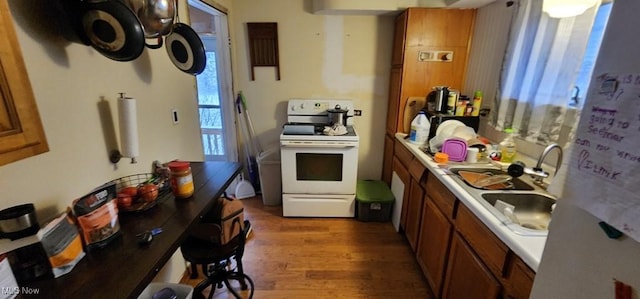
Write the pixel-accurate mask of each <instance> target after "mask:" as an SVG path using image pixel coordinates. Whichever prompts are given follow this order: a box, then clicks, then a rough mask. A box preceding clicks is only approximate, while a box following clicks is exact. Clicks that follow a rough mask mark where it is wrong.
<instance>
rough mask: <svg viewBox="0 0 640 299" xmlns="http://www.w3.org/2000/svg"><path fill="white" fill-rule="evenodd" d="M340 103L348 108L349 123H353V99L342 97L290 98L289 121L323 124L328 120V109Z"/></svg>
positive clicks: (343, 107)
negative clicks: (342, 98) (341, 98)
mask: <svg viewBox="0 0 640 299" xmlns="http://www.w3.org/2000/svg"><path fill="white" fill-rule="evenodd" d="M336 105H340V108H341V109H344V110H348V112H347V116H348V118H347V125H351V126H352V125H353V114H354V107H353V101H351V100H340V99H290V100H289V102H288V103H287V122H290V123H311V124H323V123H327V122H328V112H327V109H334V108H335V107H336Z"/></svg>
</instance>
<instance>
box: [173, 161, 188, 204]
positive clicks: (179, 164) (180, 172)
mask: <svg viewBox="0 0 640 299" xmlns="http://www.w3.org/2000/svg"><path fill="white" fill-rule="evenodd" d="M168 166H169V169H170V170H171V177H170V182H171V190H172V191H173V195H174V196H175V197H178V198H188V197H191V195H193V191H194V185H193V176H192V175H191V165H190V163H189V162H187V161H171V162H169V165H168Z"/></svg>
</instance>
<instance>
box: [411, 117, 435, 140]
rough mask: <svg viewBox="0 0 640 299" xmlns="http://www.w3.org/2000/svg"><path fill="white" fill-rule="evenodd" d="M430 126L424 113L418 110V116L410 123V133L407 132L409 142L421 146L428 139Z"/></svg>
mask: <svg viewBox="0 0 640 299" xmlns="http://www.w3.org/2000/svg"><path fill="white" fill-rule="evenodd" d="M430 128H431V124H430V123H429V119H427V115H425V114H424V111H422V110H420V112H418V115H416V117H414V118H413V120H412V121H411V131H410V132H409V142H411V143H413V144H417V145H423V144H424V143H425V142H426V141H427V138H428V137H429V129H430Z"/></svg>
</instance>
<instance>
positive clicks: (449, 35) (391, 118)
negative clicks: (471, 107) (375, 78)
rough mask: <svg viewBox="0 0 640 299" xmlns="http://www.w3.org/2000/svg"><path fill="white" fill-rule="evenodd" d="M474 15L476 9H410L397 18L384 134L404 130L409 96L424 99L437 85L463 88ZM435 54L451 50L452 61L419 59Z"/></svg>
mask: <svg viewBox="0 0 640 299" xmlns="http://www.w3.org/2000/svg"><path fill="white" fill-rule="evenodd" d="M475 13H476V10H475V9H444V8H409V9H407V10H406V11H404V12H403V13H402V14H400V15H399V16H397V17H396V20H395V31H394V34H395V35H394V38H393V42H394V45H393V54H392V58H391V66H392V70H391V80H390V87H389V90H390V92H389V106H388V107H389V111H388V114H387V134H393V133H395V132H403V131H404V125H403V124H404V122H405V116H404V109H405V105H406V102H407V99H408V98H409V97H426V95H427V94H428V93H429V92H430V91H431V88H432V87H433V86H439V85H445V86H450V87H451V88H453V89H463V83H464V78H465V73H466V69H467V58H468V54H469V47H470V45H471V35H472V32H473V25H474V22H475ZM434 51H451V52H453V60H452V61H449V62H443V61H424V60H423V61H421V60H419V59H418V58H419V56H420V53H422V52H431V53H435V52H434ZM398 72H400V73H398ZM404 133H408V132H404Z"/></svg>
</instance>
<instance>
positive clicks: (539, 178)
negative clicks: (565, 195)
mask: <svg viewBox="0 0 640 299" xmlns="http://www.w3.org/2000/svg"><path fill="white" fill-rule="evenodd" d="M554 149H557V150H558V156H557V159H556V167H555V171H554V172H553V175H554V176H555V175H556V174H557V173H558V170H559V169H560V166H561V165H562V147H561V146H559V145H558V144H556V143H552V144H549V145H548V146H547V147H545V148H544V150H543V151H542V153H541V154H540V157H538V163H536V167H533V168H528V167H525V168H524V173H526V174H528V175H531V177H532V178H533V182H534V183H535V184H536V185H538V186H541V187H543V188H545V189H547V185H546V183H545V182H544V179H545V178H548V177H549V173H548V172H546V171H544V170H542V163H543V162H544V159H545V158H546V157H547V155H548V154H549V153H550V152H551V151H552V150H554Z"/></svg>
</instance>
